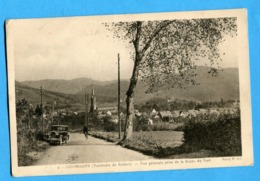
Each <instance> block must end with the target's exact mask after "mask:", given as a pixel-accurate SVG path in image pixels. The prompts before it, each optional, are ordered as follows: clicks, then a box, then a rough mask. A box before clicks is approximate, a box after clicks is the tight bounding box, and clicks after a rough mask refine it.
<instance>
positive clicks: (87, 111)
mask: <svg viewBox="0 0 260 181" xmlns="http://www.w3.org/2000/svg"><path fill="white" fill-rule="evenodd" d="M85 96H86V94H85ZM88 102H89V94H87V101H86V118H87V128H88V129H89V114H88V113H89V110H88Z"/></svg>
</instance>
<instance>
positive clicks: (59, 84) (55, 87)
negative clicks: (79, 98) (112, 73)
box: [21, 77, 111, 94]
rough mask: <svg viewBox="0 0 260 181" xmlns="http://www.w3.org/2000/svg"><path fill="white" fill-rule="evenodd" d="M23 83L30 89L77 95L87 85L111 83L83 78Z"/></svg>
mask: <svg viewBox="0 0 260 181" xmlns="http://www.w3.org/2000/svg"><path fill="white" fill-rule="evenodd" d="M21 83H22V84H23V85H27V86H29V87H34V88H39V87H41V86H42V87H43V88H44V89H46V90H50V91H54V92H61V93H66V94H75V93H77V92H79V91H80V90H82V89H83V88H84V87H86V86H87V85H92V84H93V85H105V84H110V83H111V81H96V80H92V79H90V78H86V77H82V78H77V79H72V80H62V79H59V80H58V79H45V80H38V81H23V82H21Z"/></svg>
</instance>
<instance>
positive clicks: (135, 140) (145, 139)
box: [90, 131, 183, 157]
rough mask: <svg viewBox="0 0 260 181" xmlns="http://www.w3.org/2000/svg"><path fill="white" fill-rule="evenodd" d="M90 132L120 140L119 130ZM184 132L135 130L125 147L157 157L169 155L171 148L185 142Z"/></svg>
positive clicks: (100, 136) (116, 140)
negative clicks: (183, 139) (183, 140)
mask: <svg viewBox="0 0 260 181" xmlns="http://www.w3.org/2000/svg"><path fill="white" fill-rule="evenodd" d="M90 134H91V135H92V136H94V137H96V138H101V139H104V140H107V141H111V142H119V141H120V139H118V133H117V132H98V131H92V132H90ZM182 138H183V132H181V131H143V132H142V131H141V132H134V133H133V137H132V139H131V140H128V141H127V142H126V143H124V144H123V146H124V147H126V148H129V149H133V150H136V151H140V152H142V153H145V154H147V155H152V156H155V157H164V156H168V155H169V153H167V152H168V151H169V150H174V148H176V147H178V146H180V145H182V144H183V142H182ZM119 144H120V143H119Z"/></svg>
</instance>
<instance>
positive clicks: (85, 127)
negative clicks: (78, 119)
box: [83, 124, 88, 139]
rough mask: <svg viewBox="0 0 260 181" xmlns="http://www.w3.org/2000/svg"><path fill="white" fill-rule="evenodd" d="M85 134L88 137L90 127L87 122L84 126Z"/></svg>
mask: <svg viewBox="0 0 260 181" xmlns="http://www.w3.org/2000/svg"><path fill="white" fill-rule="evenodd" d="M83 134H84V135H85V137H86V138H87V139H88V127H87V125H86V124H85V125H84V127H83Z"/></svg>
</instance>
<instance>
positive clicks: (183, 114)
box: [180, 111, 190, 118]
mask: <svg viewBox="0 0 260 181" xmlns="http://www.w3.org/2000/svg"><path fill="white" fill-rule="evenodd" d="M189 115H190V114H189V111H180V117H183V118H186V117H188V116H189Z"/></svg>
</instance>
